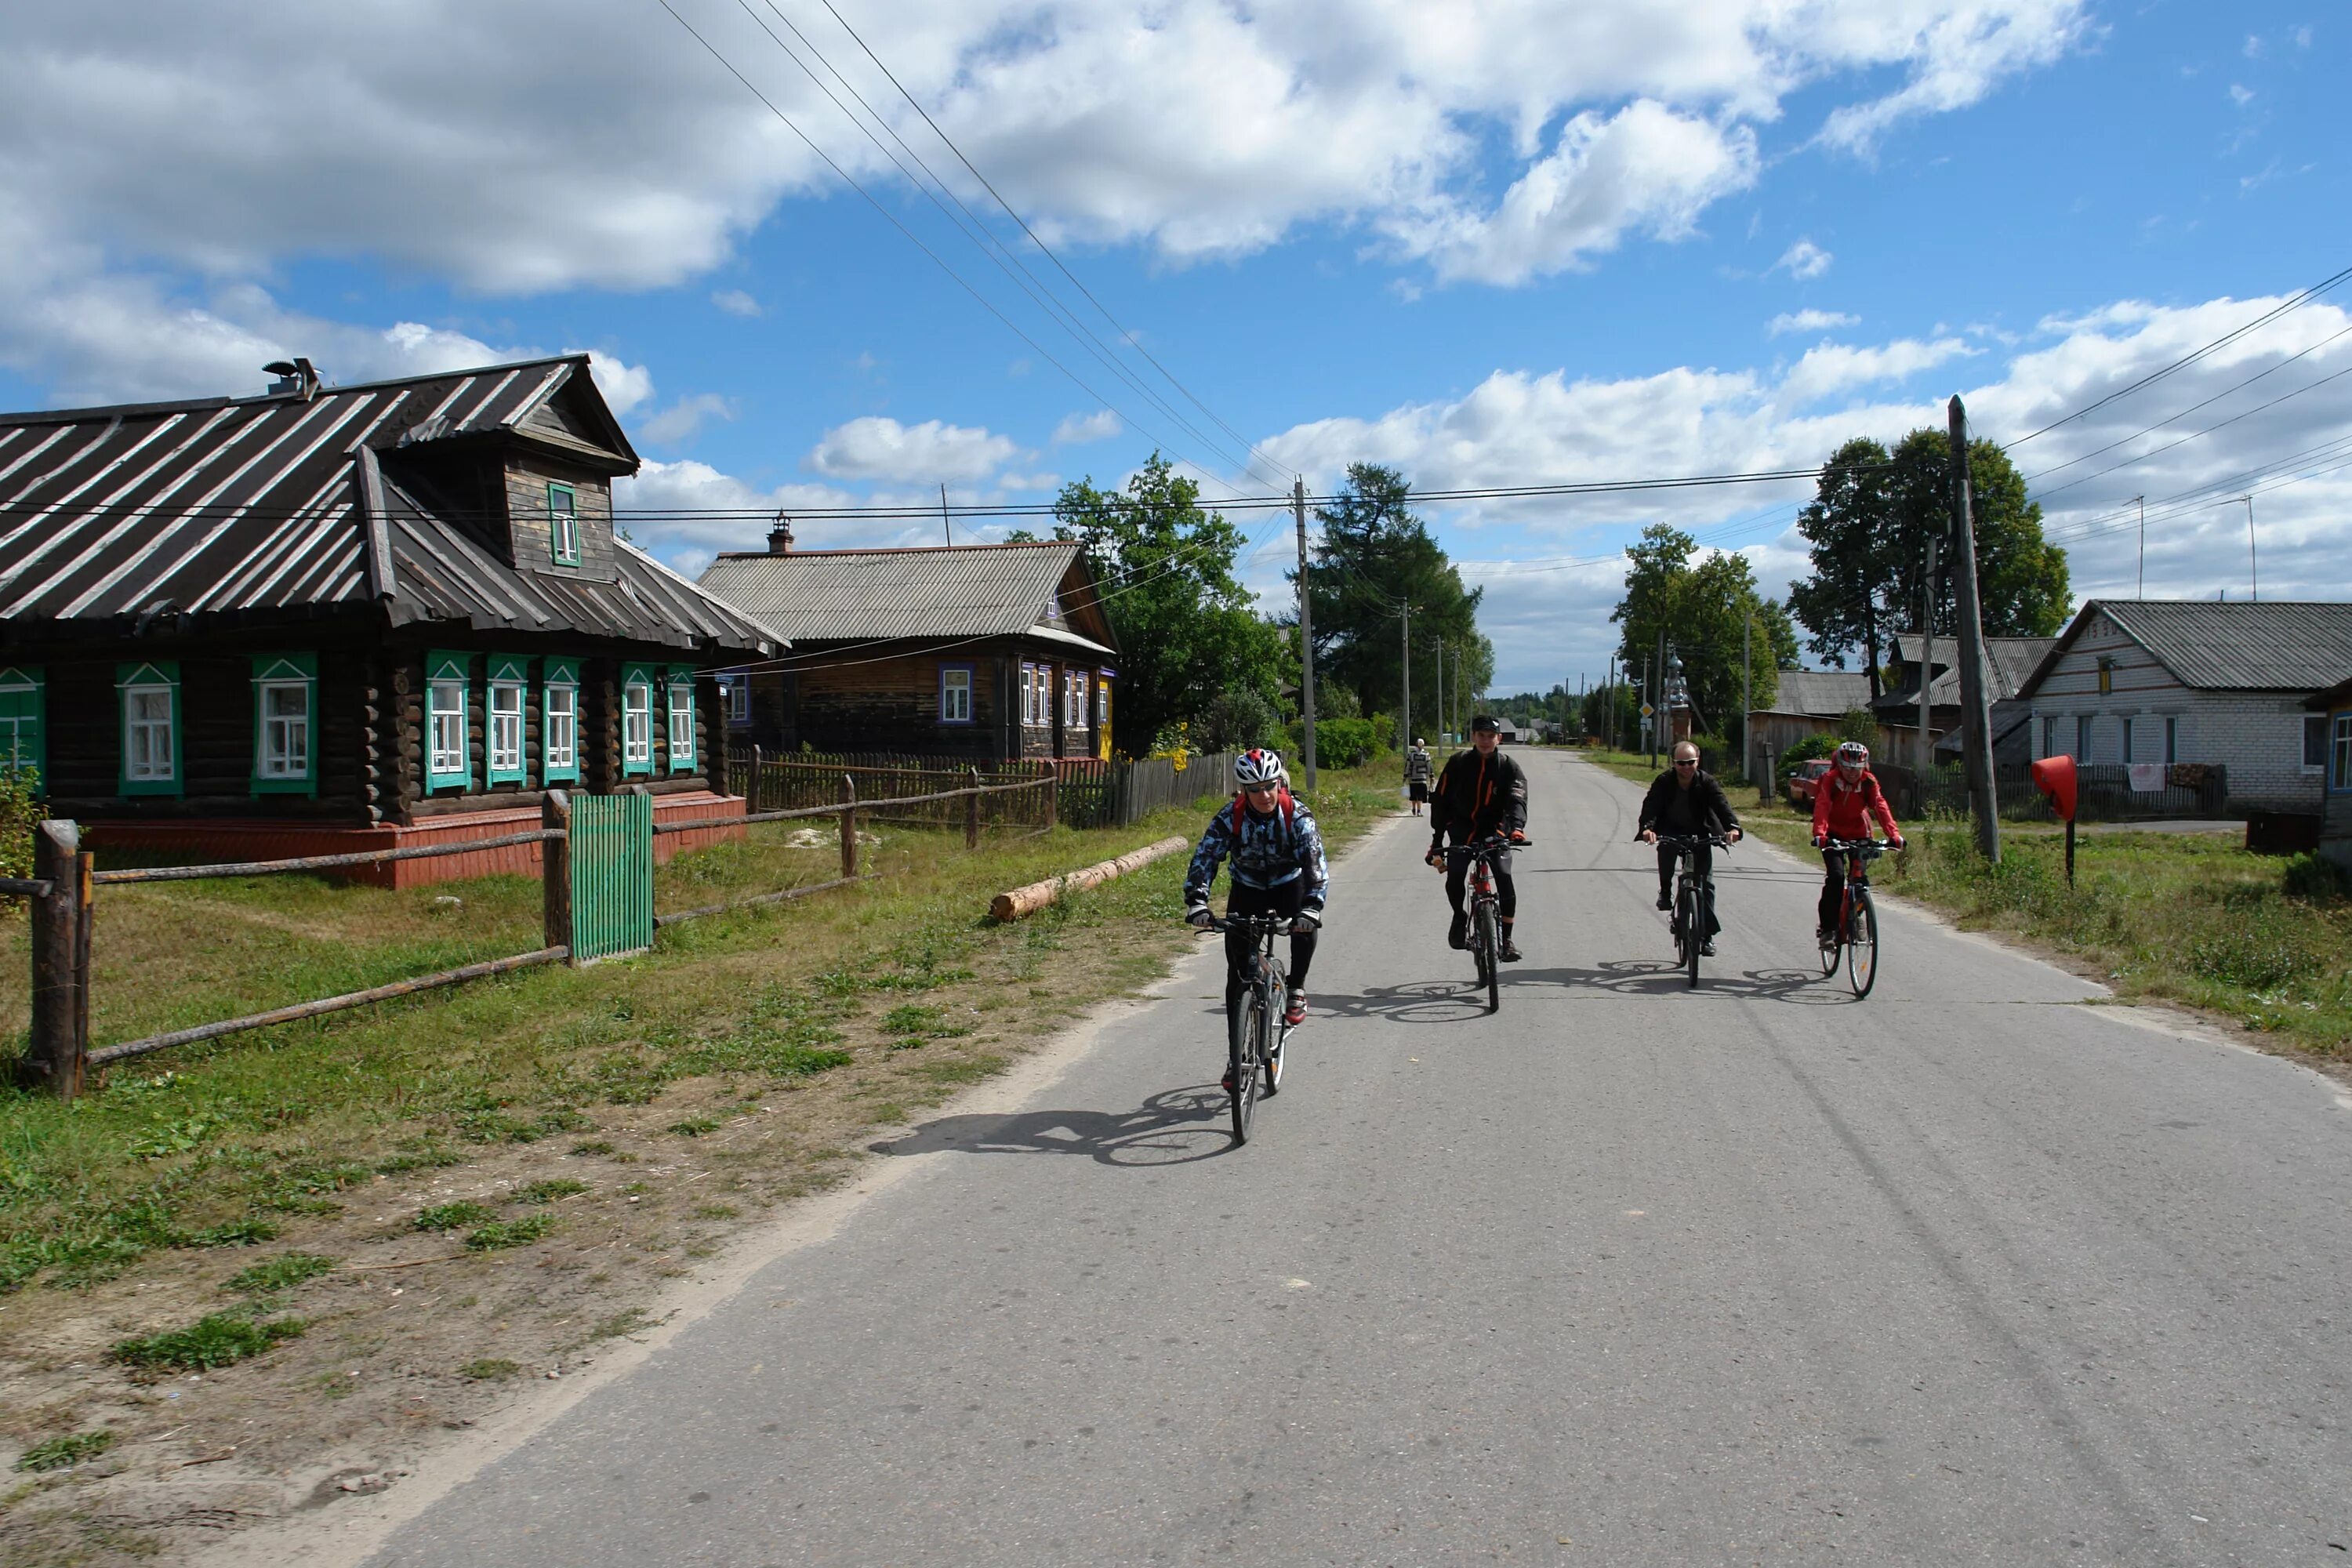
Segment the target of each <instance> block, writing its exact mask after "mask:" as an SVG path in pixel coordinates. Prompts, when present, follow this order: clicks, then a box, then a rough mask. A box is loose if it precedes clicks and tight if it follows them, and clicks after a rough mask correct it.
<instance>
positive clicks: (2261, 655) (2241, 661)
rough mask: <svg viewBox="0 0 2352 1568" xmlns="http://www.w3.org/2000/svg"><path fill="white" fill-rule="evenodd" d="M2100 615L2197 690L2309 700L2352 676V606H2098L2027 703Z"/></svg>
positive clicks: (2051, 657)
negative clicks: (2301, 695) (2284, 694)
mask: <svg viewBox="0 0 2352 1568" xmlns="http://www.w3.org/2000/svg"><path fill="white" fill-rule="evenodd" d="M2099 613H2104V614H2105V616H2107V618H2108V619H2109V620H2112V621H2113V622H2115V624H2116V626H2118V627H2119V628H2121V629H2122V631H2123V633H2124V635H2125V636H2126V637H2130V638H2131V639H2132V640H2133V641H2134V642H2136V643H2137V644H2139V645H2140V647H2144V648H2146V649H2147V651H2148V652H2149V653H2151V654H2153V655H2155V656H2156V658H2158V659H2159V660H2161V661H2162V662H2163V665H2164V667H2165V668H2167V669H2168V670H2170V671H2171V672H2172V673H2173V676H2174V677H2175V678H2176V679H2179V681H2180V683H2181V684H2182V685H2184V686H2187V687H2189V688H2190V689H2193V690H2200V691H2304V692H2307V691H2311V690H2314V689H2317V688H2319V687H2323V686H2333V685H2334V684H2335V683H2336V682H2337V681H2339V680H2341V679H2344V678H2345V677H2346V676H2347V674H2352V604H2346V603H2332V602H2331V603H2310V602H2295V601H2273V602H2271V603H2268V604H2258V603H2255V602H2253V601H2252V600H2234V601H2231V600H2219V599H2093V600H2091V601H2089V602H2088V603H2086V604H2085V605H2084V606H2083V608H2082V610H2081V611H2080V613H2078V614H2077V615H2076V616H2074V621H2073V622H2072V623H2071V624H2070V625H2069V626H2067V627H2066V629H2065V631H2064V632H2063V633H2062V634H2061V635H2060V636H2059V638H2058V641H2057V643H2056V644H2055V645H2054V646H2053V647H2052V648H2051V649H2050V651H2049V652H2048V653H2047V654H2046V655H2044V656H2043V658H2042V662H2041V663H2040V664H2039V665H2038V666H2036V667H2035V668H2034V670H2033V673H2032V677H2031V678H2029V679H2028V681H2027V682H2026V684H2025V686H2024V687H2023V688H2021V690H2020V695H2021V696H2022V695H2031V692H2032V687H2033V686H2035V685H2037V684H2038V683H2039V682H2040V680H2041V679H2042V676H2043V675H2044V674H2045V673H2047V672H2048V671H2050V670H2052V669H2053V668H2056V667H2057V663H2058V660H2059V658H2061V657H2062V656H2063V655H2064V653H2065V651H2066V649H2067V648H2068V647H2071V646H2072V645H2073V643H2074V639H2075V638H2076V637H2079V636H2080V635H2081V634H2082V630H2083V628H2084V626H2088V625H2090V623H2091V620H2092V618H2093V616H2095V615H2096V614H2099Z"/></svg>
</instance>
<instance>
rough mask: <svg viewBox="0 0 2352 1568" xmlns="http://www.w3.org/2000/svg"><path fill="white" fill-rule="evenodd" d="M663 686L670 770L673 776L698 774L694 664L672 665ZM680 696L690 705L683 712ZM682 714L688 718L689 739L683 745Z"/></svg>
mask: <svg viewBox="0 0 2352 1568" xmlns="http://www.w3.org/2000/svg"><path fill="white" fill-rule="evenodd" d="M663 687H664V689H663V692H662V699H663V700H662V734H663V736H664V738H665V739H666V740H667V742H668V743H669V771H670V772H671V773H692V772H693V771H694V767H695V758H696V750H697V748H696V746H695V743H694V730H695V721H696V717H697V714H696V710H695V706H694V667H693V666H692V665H690V664H674V665H671V666H670V667H669V669H668V670H667V673H666V675H665V677H664V680H663ZM680 697H683V698H685V699H686V706H685V707H684V708H683V709H682V710H681V709H680V708H679V706H678V699H679V698H680ZM680 712H683V713H684V714H685V715H686V731H685V737H686V738H685V743H684V745H683V746H681V745H680V744H679V740H678V715H679V713H680Z"/></svg>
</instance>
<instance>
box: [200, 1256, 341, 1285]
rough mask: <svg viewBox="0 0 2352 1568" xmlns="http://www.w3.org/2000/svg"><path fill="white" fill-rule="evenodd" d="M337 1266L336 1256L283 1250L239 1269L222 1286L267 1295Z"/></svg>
mask: <svg viewBox="0 0 2352 1568" xmlns="http://www.w3.org/2000/svg"><path fill="white" fill-rule="evenodd" d="M334 1267H335V1260H334V1259H333V1258H321V1257H320V1256H319V1255H318V1254H317V1253H315V1252H281V1253H279V1254H278V1256H277V1257H275V1258H268V1259H265V1260H264V1261H262V1262H259V1263H257V1264H255V1265H253V1266H252V1267H251V1268H240V1269H238V1270H237V1271H236V1273H235V1274H232V1275H230V1276H229V1277H228V1282H227V1283H226V1284H225V1285H223V1286H222V1287H221V1289H224V1290H236V1291H238V1292H240V1293H242V1294H244V1295H247V1296H264V1295H268V1294H269V1293H270V1292H272V1291H276V1290H290V1289H293V1288H294V1287H295V1286H297V1285H299V1284H301V1283H302V1282H303V1281H304V1280H305V1279H317V1278H318V1277H319V1276H320V1275H321V1274H327V1273H331V1272H333V1270H334Z"/></svg>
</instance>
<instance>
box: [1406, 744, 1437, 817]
mask: <svg viewBox="0 0 2352 1568" xmlns="http://www.w3.org/2000/svg"><path fill="white" fill-rule="evenodd" d="M1435 771H1436V766H1435V764H1434V763H1433V762H1432V761H1431V760H1430V755H1429V742H1426V741H1424V740H1423V739H1422V738H1421V737H1420V736H1418V735H1416V736H1414V737H1413V741H1412V748H1411V749H1410V750H1408V751H1407V752H1405V754H1404V789H1405V794H1406V795H1409V796H1411V797H1412V814H1413V815H1414V816H1420V815H1421V808H1422V806H1423V804H1425V803H1426V802H1427V801H1428V799H1429V779H1430V775H1431V774H1432V773H1434V772H1435Z"/></svg>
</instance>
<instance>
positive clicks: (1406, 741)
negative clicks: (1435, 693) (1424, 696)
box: [1397, 605, 1412, 750]
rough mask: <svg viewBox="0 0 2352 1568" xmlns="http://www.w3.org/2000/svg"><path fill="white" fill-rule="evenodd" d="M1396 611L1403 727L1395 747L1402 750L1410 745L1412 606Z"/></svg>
mask: <svg viewBox="0 0 2352 1568" xmlns="http://www.w3.org/2000/svg"><path fill="white" fill-rule="evenodd" d="M1397 611H1398V614H1399V616H1401V617H1402V618H1401V620H1400V623H1399V625H1398V628H1397V635H1398V637H1400V638H1401V639H1402V644H1403V646H1402V648H1401V649H1400V650H1399V651H1400V652H1401V653H1402V659H1401V660H1400V661H1399V662H1400V666H1401V668H1402V669H1403V670H1404V726H1403V728H1402V731H1399V733H1398V735H1397V747H1398V749H1399V750H1402V749H1403V748H1404V747H1406V746H1409V745H1411V744H1412V605H1398V606H1397Z"/></svg>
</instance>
